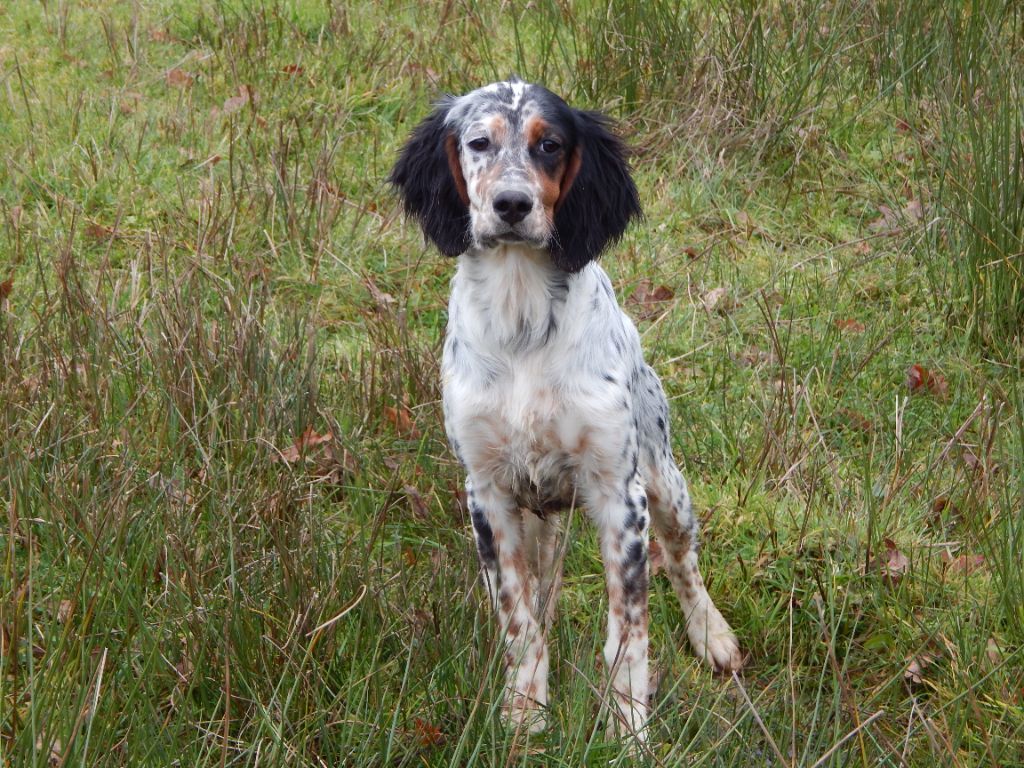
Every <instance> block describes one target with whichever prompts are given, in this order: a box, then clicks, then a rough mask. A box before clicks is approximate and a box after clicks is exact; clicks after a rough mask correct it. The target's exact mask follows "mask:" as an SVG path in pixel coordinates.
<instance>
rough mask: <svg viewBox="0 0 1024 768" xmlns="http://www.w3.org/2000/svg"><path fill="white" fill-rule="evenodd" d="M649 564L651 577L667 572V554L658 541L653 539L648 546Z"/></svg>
mask: <svg viewBox="0 0 1024 768" xmlns="http://www.w3.org/2000/svg"><path fill="white" fill-rule="evenodd" d="M647 562H648V563H650V566H651V576H654V575H655V574H656V573H660V572H661V571H663V570H665V553H664V552H663V551H662V549H661V544H659V543H658V540H657V539H651V541H650V543H649V544H648V545H647Z"/></svg>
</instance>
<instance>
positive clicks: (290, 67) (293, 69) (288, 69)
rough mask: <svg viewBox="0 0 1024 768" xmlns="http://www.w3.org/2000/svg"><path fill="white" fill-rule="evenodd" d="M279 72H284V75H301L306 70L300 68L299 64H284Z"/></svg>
mask: <svg viewBox="0 0 1024 768" xmlns="http://www.w3.org/2000/svg"><path fill="white" fill-rule="evenodd" d="M281 71H282V72H284V73H285V74H286V75H301V74H302V73H303V72H305V71H306V70H305V69H304V68H303V67H302V65H301V64H285V65H284V66H283V67H281Z"/></svg>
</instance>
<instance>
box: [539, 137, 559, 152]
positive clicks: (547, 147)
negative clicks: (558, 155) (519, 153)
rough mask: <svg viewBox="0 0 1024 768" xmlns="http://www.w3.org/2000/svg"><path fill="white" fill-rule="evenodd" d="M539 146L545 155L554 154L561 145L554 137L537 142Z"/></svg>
mask: <svg viewBox="0 0 1024 768" xmlns="http://www.w3.org/2000/svg"><path fill="white" fill-rule="evenodd" d="M539 147H540V151H541V152H543V153H544V154H545V155H553V154H555V152H557V151H558V150H560V149H561V148H562V145H561V144H559V143H558V142H557V141H555V140H554V139H544V140H543V141H542V142H541V143H540V144H539Z"/></svg>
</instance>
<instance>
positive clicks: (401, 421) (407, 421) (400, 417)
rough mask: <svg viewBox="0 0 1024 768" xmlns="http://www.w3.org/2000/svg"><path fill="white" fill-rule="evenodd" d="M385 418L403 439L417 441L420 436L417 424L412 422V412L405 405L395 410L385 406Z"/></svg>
mask: <svg viewBox="0 0 1024 768" xmlns="http://www.w3.org/2000/svg"><path fill="white" fill-rule="evenodd" d="M384 418H385V419H387V421H388V422H389V423H390V424H391V426H393V427H394V428H395V431H396V432H398V434H400V435H401V436H402V437H407V438H409V439H410V440H415V439H416V438H418V437H419V436H420V431H419V430H418V429H417V428H416V423H415V422H414V421H413V420H412V411H410V410H409V406H407V405H405V404H404V403H403V404H401V405H399V406H398V407H397V408H394V407H392V406H390V405H385V406H384Z"/></svg>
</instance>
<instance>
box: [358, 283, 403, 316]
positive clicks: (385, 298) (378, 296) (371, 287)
mask: <svg viewBox="0 0 1024 768" xmlns="http://www.w3.org/2000/svg"><path fill="white" fill-rule="evenodd" d="M365 285H366V290H368V291H369V292H370V296H372V297H373V302H374V304H376V305H377V309H387V308H389V307H390V306H392V305H393V304H397V303H398V299H396V298H395V297H394V296H392V295H391V294H390V293H388V292H387V291H382V290H381V289H380V288H378V287H377V283H375V282H374V280H373V278H372V277H370V276H367V277H366V281H365Z"/></svg>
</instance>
